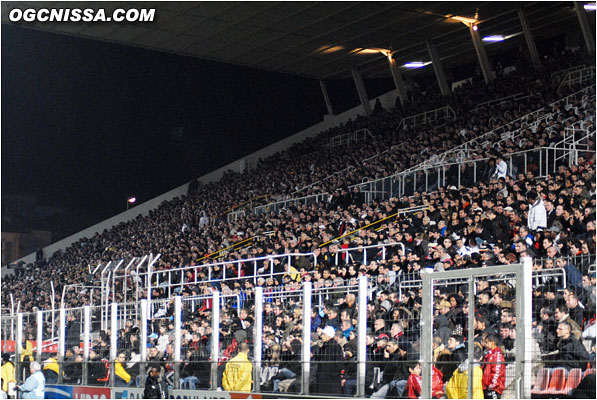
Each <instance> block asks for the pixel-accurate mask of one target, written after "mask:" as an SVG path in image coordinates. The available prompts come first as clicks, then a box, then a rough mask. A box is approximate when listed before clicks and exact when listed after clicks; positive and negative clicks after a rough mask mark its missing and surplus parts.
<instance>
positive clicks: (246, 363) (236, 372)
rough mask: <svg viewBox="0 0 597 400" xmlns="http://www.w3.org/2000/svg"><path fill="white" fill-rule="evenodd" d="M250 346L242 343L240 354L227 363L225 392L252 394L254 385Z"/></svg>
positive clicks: (223, 384) (224, 380) (223, 380)
mask: <svg viewBox="0 0 597 400" xmlns="http://www.w3.org/2000/svg"><path fill="white" fill-rule="evenodd" d="M249 351H250V348H249V345H248V344H247V343H241V344H240V346H239V348H238V354H237V355H236V356H235V357H233V358H231V359H230V360H229V361H228V362H227V363H226V368H225V370H224V374H223V376H222V386H223V388H224V390H227V391H230V392H250V391H251V387H252V383H253V377H252V372H253V364H252V362H251V361H250V360H249Z"/></svg>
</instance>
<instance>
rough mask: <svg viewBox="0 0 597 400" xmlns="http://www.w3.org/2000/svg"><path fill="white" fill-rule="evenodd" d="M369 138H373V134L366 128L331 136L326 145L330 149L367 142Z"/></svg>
mask: <svg viewBox="0 0 597 400" xmlns="http://www.w3.org/2000/svg"><path fill="white" fill-rule="evenodd" d="M369 139H373V134H372V133H371V131H370V130H369V129H367V128H364V129H359V130H357V131H354V132H349V133H343V134H341V135H336V136H334V137H332V138H330V140H329V141H328V143H327V145H326V147H327V148H329V149H333V148H334V147H339V146H348V145H351V144H353V143H359V142H366V141H367V140H369Z"/></svg>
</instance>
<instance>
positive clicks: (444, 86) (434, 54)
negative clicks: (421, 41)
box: [427, 40, 450, 96]
mask: <svg viewBox="0 0 597 400" xmlns="http://www.w3.org/2000/svg"><path fill="white" fill-rule="evenodd" d="M427 51H429V55H430V56H431V63H432V64H433V70H434V71H435V78H436V79H437V84H438V85H439V90H440V91H441V93H442V95H444V96H447V95H449V94H450V87H449V86H448V81H447V80H446V73H445V72H444V66H443V64H442V60H441V58H440V56H439V52H438V51H437V47H435V44H434V43H433V42H432V41H431V40H428V41H427Z"/></svg>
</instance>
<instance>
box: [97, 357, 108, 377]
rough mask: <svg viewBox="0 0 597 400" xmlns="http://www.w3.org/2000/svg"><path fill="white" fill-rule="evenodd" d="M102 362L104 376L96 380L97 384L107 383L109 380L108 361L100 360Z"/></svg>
mask: <svg viewBox="0 0 597 400" xmlns="http://www.w3.org/2000/svg"><path fill="white" fill-rule="evenodd" d="M102 361H103V362H104V366H105V367H106V376H105V377H103V378H98V379H97V381H98V382H106V383H107V382H108V381H109V380H110V361H105V360H102Z"/></svg>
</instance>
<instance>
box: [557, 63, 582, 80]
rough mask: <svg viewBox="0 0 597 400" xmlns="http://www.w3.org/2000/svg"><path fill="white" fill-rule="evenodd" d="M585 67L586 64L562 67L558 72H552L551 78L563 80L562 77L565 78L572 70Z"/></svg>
mask: <svg viewBox="0 0 597 400" xmlns="http://www.w3.org/2000/svg"><path fill="white" fill-rule="evenodd" d="M583 68H585V65H584V64H580V65H575V66H574V67H570V68H566V69H562V70H559V71H556V72H552V74H551V80H552V82H561V81H562V79H564V78H565V77H566V76H567V75H568V74H569V73H570V72H573V71H577V70H580V69H583Z"/></svg>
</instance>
